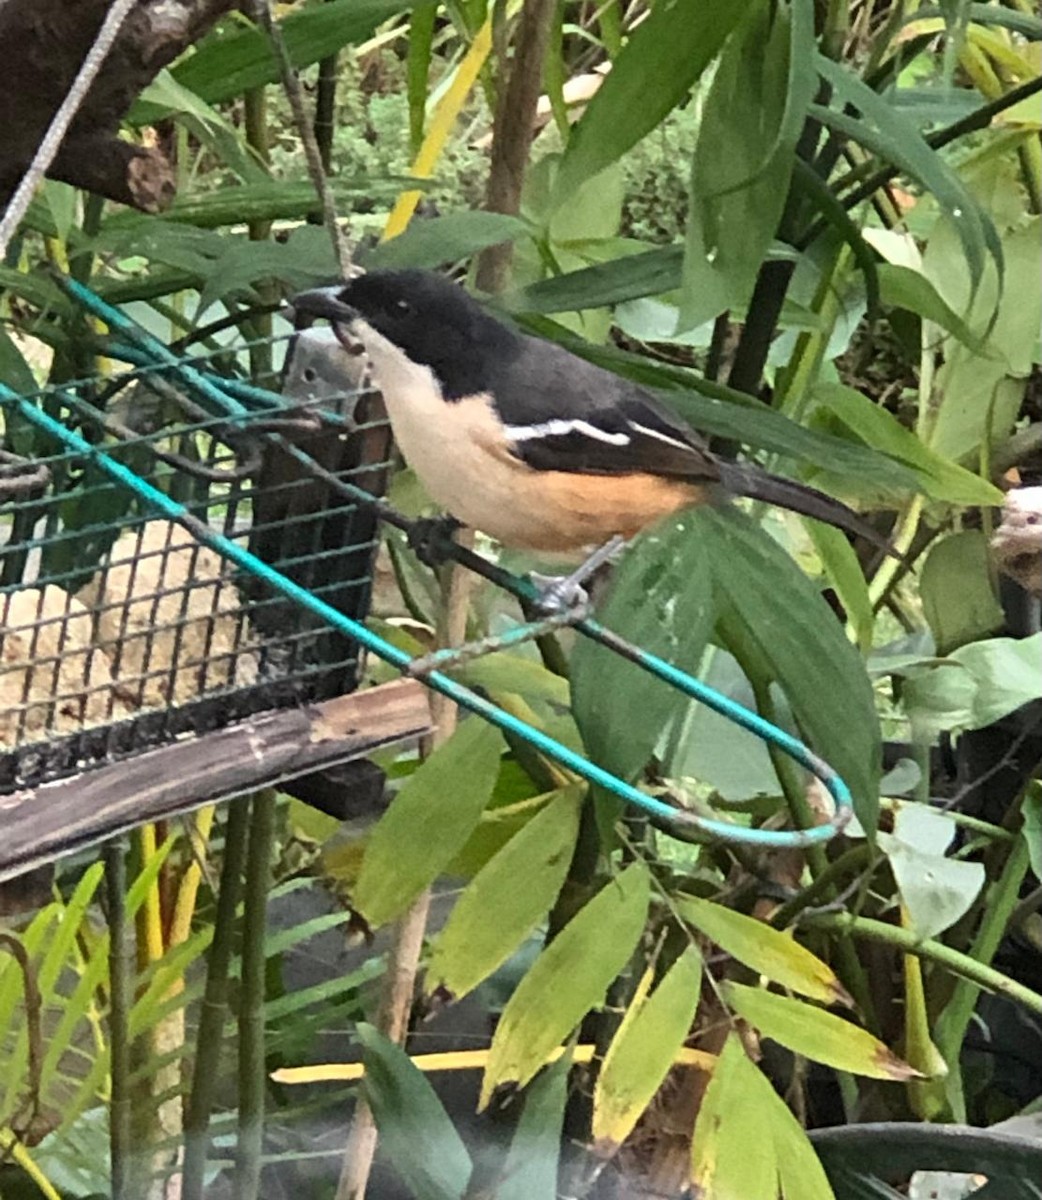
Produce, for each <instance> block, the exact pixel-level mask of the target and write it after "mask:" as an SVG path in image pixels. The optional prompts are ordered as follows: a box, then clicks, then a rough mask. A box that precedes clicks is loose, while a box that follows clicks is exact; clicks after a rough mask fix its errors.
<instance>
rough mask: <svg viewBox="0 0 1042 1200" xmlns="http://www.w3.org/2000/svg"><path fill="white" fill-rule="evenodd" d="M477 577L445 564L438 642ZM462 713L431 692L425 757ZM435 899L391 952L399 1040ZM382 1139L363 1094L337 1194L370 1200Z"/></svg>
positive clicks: (463, 537) (390, 990) (388, 1015)
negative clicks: (378, 1144)
mask: <svg viewBox="0 0 1042 1200" xmlns="http://www.w3.org/2000/svg"><path fill="white" fill-rule="evenodd" d="M457 540H458V541H459V542H460V543H461V544H463V545H464V546H466V547H467V548H468V549H471V548H473V545H474V534H473V533H472V532H470V531H461V532H460V533H459V534H457ZM472 582H473V576H471V575H470V573H469V572H467V571H464V570H463V569H461V568H460V567H458V566H457V565H456V564H455V563H451V562H450V563H447V564H446V566H445V567H444V569H443V571H442V575H441V605H440V608H439V613H438V621H437V630H436V637H435V644H436V645H437V646H438V647H442V646H458V645H459V644H460V643H461V642H463V641H464V640H465V639H466V635H467V616H468V613H469V611H470V588H471V584H472ZM458 715H459V714H458V709H457V708H456V705H455V704H453V703H452V701H451V700H449V699H447V698H446V697H445V696H442V695H441V694H440V693H433V692H432V693H431V720H432V724H433V726H434V732H433V733H432V734H431V735H430V737H429V738H425V739H424V740H423V741H422V742H421V744H420V754H421V756H422V757H424V758H426V757H427V756H428V755H429V754H431V753H432V752H433V751H434V750H435V749H437V747H438V746H440V745H442V743H444V742H446V741H447V740H448V739H449V738H450V737H451V736H452V734H453V732H454V731H455V729H456V721H457V717H458ZM430 902H431V892H430V889H429V888H427V889H425V890H424V891H423V892H421V893H420V895H419V896H418V897H417V898H416V900H415V901H414V902H413V905H412V907H411V908H410V909H409V911H408V912H407V913H406V914H405V915H404V916H403V917H402V918H401V920H400V921H399V922H398V924H397V925H396V926H395V930H394V941H393V943H392V945H391V952H390V954H389V956H388V961H387V972H386V975H385V977H384V984H383V995H382V996H381V999H380V1016H379V1020H378V1021H377V1026H378V1028H379V1029H380V1032H381V1033H382V1034H383V1035H384V1036H385V1037H387V1038H389V1039H390V1040H391V1041H393V1042H396V1043H398V1044H399V1045H402V1044H404V1042H405V1038H406V1036H407V1034H408V1032H409V1015H410V1013H411V1011H412V1001H413V995H414V993H415V989H416V976H417V973H418V971H419V964H420V954H421V952H422V950H423V937H424V933H425V932H426V929H427V914H428V912H429V910H430ZM376 1141H377V1129H376V1122H375V1121H374V1120H373V1113H372V1110H371V1109H370V1107H369V1105H368V1103H367V1101H366V1099H365V1096H364V1095H361V1096H359V1098H358V1101H357V1104H356V1106H355V1113H354V1118H353V1119H352V1122H351V1129H350V1132H349V1134H348V1139H347V1146H346V1147H345V1149H344V1159H343V1166H342V1167H341V1171H340V1180H339V1182H338V1183H337V1189H336V1197H335V1200H364V1197H365V1191H366V1186H367V1184H368V1182H369V1173H370V1171H371V1170H372V1165H373V1156H374V1155H375V1153H376Z"/></svg>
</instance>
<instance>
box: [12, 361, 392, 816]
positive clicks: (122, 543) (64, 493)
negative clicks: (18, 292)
mask: <svg viewBox="0 0 1042 1200" xmlns="http://www.w3.org/2000/svg"><path fill="white" fill-rule="evenodd" d="M292 345H293V346H295V347H296V348H297V349H296V351H295V352H294V353H291V354H290V355H288V356H287V359H288V361H289V364H290V366H289V367H288V368H287V370H286V371H285V372H284V375H283V379H284V383H287V382H293V381H292V380H291V376H292V374H293V367H294V365H296V366H297V368H298V369H297V371H296V379H295V388H296V394H295V395H293V396H292V397H291V398H290V399H287V405H288V407H284V408H281V409H279V408H274V407H270V406H269V407H267V408H263V407H260V406H258V407H257V409H256V411H255V413H254V414H253V415H251V416H249V417H248V418H244V419H241V420H239V421H235V422H229V420H228V418H227V417H225V416H211V415H209V414H207V413H205V412H203V411H201V410H200V409H199V406H198V401H197V400H196V399H195V398H190V397H188V396H185V395H183V394H182V393H179V392H178V390H177V387H176V386H175V385H174V384H173V383H172V382H171V381H170V380H169V379H167V377H166V376H165V375H164V374H163V373H162V372H161V371H157V370H154V369H151V368H142V369H138V370H134V371H128V372H126V373H124V374H122V375H120V376H118V377H117V378H116V379H115V380H111V379H93V380H86V381H80V382H74V383H69V384H65V385H62V386H61V387H60V388H49V389H46V390H44V391H41V392H40V393H39V397H38V402H39V403H41V404H42V405H43V406H44V407H45V409H46V410H47V411H48V412H49V413H50V414H51V415H53V416H55V417H57V418H58V419H59V420H61V421H62V422H63V423H65V424H68V425H69V426H71V427H73V428H75V429H76V430H78V431H79V432H80V433H81V434H82V436H83V437H84V438H85V439H86V440H88V441H89V442H91V443H92V444H94V445H98V446H100V447H102V448H103V449H104V451H105V452H106V453H108V454H111V455H112V456H113V457H115V458H118V459H119V460H120V461H121V462H123V463H124V464H125V465H126V466H128V467H130V468H131V469H132V470H133V471H134V472H135V473H136V474H138V475H140V476H142V477H143V478H146V479H148V480H149V481H150V482H151V483H153V484H154V485H155V486H156V487H158V488H160V489H161V490H163V491H165V492H166V493H168V494H169V495H171V496H172V497H173V498H175V499H176V500H178V501H179V502H180V503H182V504H184V505H185V506H186V507H187V508H188V509H189V510H190V511H191V512H192V514H193V515H194V516H195V517H196V518H198V519H199V520H200V521H202V522H204V523H206V524H208V525H209V526H210V527H211V528H213V529H215V530H217V531H219V532H221V533H222V534H224V535H225V536H226V537H228V538H231V539H232V540H235V541H238V542H240V543H241V544H242V545H244V546H246V547H248V548H249V549H250V550H251V551H252V552H253V553H255V554H256V555H258V557H260V558H262V559H264V561H266V562H267V563H270V564H271V565H273V566H275V567H277V568H278V569H279V570H281V571H283V572H284V573H285V574H287V575H289V576H290V577H291V578H293V579H294V580H295V581H296V582H298V583H300V584H302V585H303V586H305V587H307V588H308V589H309V590H311V591H313V592H314V593H315V594H317V595H319V596H321V597H322V598H323V599H325V600H326V601H328V602H329V603H330V604H332V605H333V606H334V607H336V608H338V609H339V610H340V611H342V612H344V613H345V614H346V615H348V616H351V617H353V618H355V619H364V617H365V615H366V612H367V610H368V604H369V594H370V586H371V578H372V569H373V562H374V557H375V551H376V546H377V527H376V522H375V518H374V516H373V514H372V512H371V511H370V510H369V509H367V508H365V507H364V506H358V505H355V504H352V503H351V502H350V501H348V500H345V499H344V498H343V496H341V495H340V494H338V493H336V492H335V491H333V490H332V489H331V488H330V486H329V485H328V483H326V482H323V481H322V480H321V479H319V478H317V477H315V476H313V475H309V473H308V472H307V469H306V468H305V467H302V466H301V464H300V462H299V461H297V460H296V459H294V458H293V457H292V456H291V455H290V453H289V450H288V447H287V443H290V442H292V443H293V444H294V445H296V446H297V447H301V448H303V449H305V450H307V451H308V453H309V454H311V455H313V456H314V457H315V459H316V460H317V461H318V462H320V463H321V465H322V466H323V467H324V468H326V469H327V470H329V471H331V472H332V473H333V474H334V475H336V476H337V477H338V478H339V479H342V480H346V481H349V482H352V483H354V484H356V485H358V486H360V487H363V488H365V489H366V490H367V491H370V492H372V493H374V494H379V493H380V492H381V491H382V488H383V483H384V477H385V472H386V468H387V466H388V462H387V456H388V454H389V449H390V437H389V432H388V429H387V426H386V421H385V419H384V417H383V413H382V407H381V406H380V403H379V399H378V397H377V396H376V395H375V393H372V392H369V391H366V390H363V389H360V388H358V387H352V386H345V387H343V388H342V390H340V391H336V390H335V388H334V387H333V386H332V385H331V382H330V379H329V378H328V377H327V378H325V379H319V380H318V382H317V383H315V385H314V386H307V381H308V379H309V377H310V381H311V382H312V383H314V381H315V379H316V374H318V375H321V374H322V372H321V371H318V372H316V370H315V369H314V367H312V366H307V367H305V368H304V369H303V376H302V374H301V370H300V369H299V362H298V359H300V358H303V357H304V354H303V348H302V346H303V344H302V343H296V342H294V343H292ZM245 349H246V348H245V347H242V346H239V347H232V348H228V347H223V348H221V349H220V350H219V351H215V353H214V356H213V357H218V356H219V359H220V362H221V364H222V366H223V367H224V368H226V369H227V367H228V366H229V364H230V365H231V367H232V368H233V370H235V369H236V368H240V369H241V364H242V362H243V361H244V360H245V355H244V354H243V351H244V350H245ZM275 349H276V351H277V352H278V354H277V356H279V355H281V352H282V350H283V349H284V347H282V346H281V344H278V343H276V346H275ZM307 349H308V353H309V354H310V355H311V356H312V358H311V359H309V360H308V361H313V360H314V350H315V346H314V344H313V343H307ZM208 357H210V356H204V358H203V359H194V360H192V361H193V362H196V363H197V364H199V365H201V366H203V367H205V368H206V369H212V368H213V365H214V364H213V363H210V362H208V361H206V358H208ZM320 357H321V356H320ZM327 375H328V372H327ZM302 378H303V380H304V381H305V385H304V386H303V392H304V393H305V394H303V395H302V394H301V381H302ZM240 379H241V374H240ZM342 382H346V381H342ZM287 390H288V391H293V390H294V389H293V388H287ZM262 396H263V393H261V392H259V391H258V392H256V394H255V396H254V397H253V398H254V399H255V400H256V399H257V398H258V397H262ZM3 413H4V417H3V421H4V426H3V441H2V445H3V447H4V455H3V457H2V458H0V793H2V792H5V791H9V790H11V789H12V788H15V787H20V786H29V785H35V784H38V783H40V782H43V781H45V780H47V779H54V778H59V777H62V776H66V775H69V774H71V773H74V772H76V771H79V770H81V769H83V768H84V767H86V766H89V765H93V764H97V763H100V762H103V761H112V760H116V759H119V758H121V757H125V756H128V755H133V754H135V753H138V752H140V751H142V750H144V749H147V748H150V747H152V746H155V745H157V744H160V743H164V742H168V741H170V740H172V739H174V738H181V737H184V736H191V735H193V734H201V733H204V732H207V731H209V730H212V729H216V728H219V727H221V726H223V725H226V724H228V723H229V722H232V721H235V720H238V719H241V718H243V717H246V716H248V715H250V714H253V713H256V712H260V711H264V710H269V709H274V708H281V707H285V706H287V705H292V704H300V703H306V702H309V701H316V700H321V699H327V698H330V697H332V696H336V695H342V694H344V693H346V692H349V691H351V690H353V688H354V687H355V685H356V683H357V679H358V672H359V653H358V648H357V646H356V645H355V644H354V643H353V642H351V641H350V640H349V639H347V638H345V637H343V636H341V635H339V634H336V633H335V632H333V631H331V630H329V629H328V628H326V627H325V626H323V625H322V624H321V623H320V622H318V621H317V619H316V618H314V617H312V616H310V615H309V614H307V613H305V612H303V611H302V610H300V609H299V608H298V607H296V606H295V605H293V604H292V603H290V602H289V601H287V600H286V599H285V598H284V597H282V596H277V595H276V594H275V593H274V592H273V591H272V590H271V589H270V587H268V585H266V584H264V583H263V582H262V581H260V580H258V579H256V578H253V577H252V576H246V575H245V573H244V572H242V571H240V570H239V569H237V568H236V567H234V566H233V565H232V564H230V563H228V562H226V561H224V560H222V559H221V557H220V556H219V555H218V554H217V553H216V552H215V551H213V550H212V549H210V548H208V547H207V546H205V545H203V544H201V543H200V542H199V541H198V540H196V538H195V537H194V536H193V535H192V534H191V533H190V532H189V531H188V530H187V529H185V528H183V527H181V526H180V525H177V524H174V523H171V522H170V521H168V520H165V519H162V518H157V517H156V516H155V515H153V514H152V513H151V512H149V511H147V510H146V509H145V508H144V507H143V505H142V504H141V502H140V501H139V500H138V499H137V497H135V496H134V495H133V494H132V493H131V492H130V491H129V489H126V488H124V487H122V486H121V485H118V484H116V483H113V482H112V481H111V480H110V479H108V477H106V476H105V475H103V474H102V473H101V471H100V470H99V468H98V466H97V464H96V463H92V462H91V461H90V460H89V459H87V458H85V457H83V456H79V455H76V454H72V453H69V452H67V451H64V450H63V449H61V448H60V447H57V446H55V445H54V444H53V443H52V442H50V441H49V439H48V438H47V437H46V436H45V435H44V434H43V433H42V432H41V431H39V430H37V429H33V428H31V427H29V426H28V425H27V424H26V423H25V422H24V421H20V420H19V419H18V414H17V412H16V411H15V410H14V409H12V408H10V407H8V408H6V409H4V410H3Z"/></svg>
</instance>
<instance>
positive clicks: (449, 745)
mask: <svg viewBox="0 0 1042 1200" xmlns="http://www.w3.org/2000/svg"><path fill="white" fill-rule="evenodd" d="M502 748H503V743H502V740H501V738H500V735H499V733H498V731H497V730H495V729H493V728H492V727H491V726H490V725H486V724H485V722H484V721H479V720H478V719H477V718H471V719H470V720H467V721H464V722H463V723H462V724H461V725H460V727H459V729H457V730H456V732H455V733H454V734H453V735H452V737H451V738H449V740H448V741H447V742H446V743H445V744H444V745H443V746H441V747H440V748H439V749H438V750H437V751H436V752H435V753H434V754H432V755H431V757H430V758H429V759H428V760H427V761H426V762H425V763H423V765H422V766H420V768H419V769H418V770H417V771H416V772H415V774H413V775H411V776H410V777H409V779H408V780H407V781H406V782H405V783H404V784H403V785H402V790H401V791H400V792H399V793H398V795H397V796H396V797H395V798H394V800H393V801H392V803H391V806H390V808H388V810H387V812H385V813H384V815H383V817H381V819H380V821H379V822H378V824H377V825H376V827H375V828H374V829H373V832H372V834H371V835H370V838H369V845H368V846H367V847H366V852H365V858H364V859H363V860H362V869H361V871H360V872H359V875H358V884H357V886H356V887H355V891H354V896H353V900H354V904H355V907H356V908H357V909H358V910H359V912H361V913H362V915H363V916H364V917H365V918H366V920H367V921H368V922H369V923H370V925H382V924H384V922H386V921H390V920H393V919H394V918H395V917H397V916H399V915H400V914H401V913H403V912H405V910H406V909H407V908H408V907H409V905H410V904H411V903H412V902H413V900H415V898H416V897H417V896H418V895H419V894H420V892H422V891H423V889H424V888H425V887H427V886H428V884H430V883H431V882H432V881H433V880H434V879H436V878H437V876H438V875H439V874H440V873H441V872H442V870H444V868H445V866H446V865H447V864H448V863H449V862H450V861H451V860H452V858H453V856H454V855H455V854H457V853H458V851H459V849H460V847H461V846H462V845H463V844H464V842H466V840H467V838H468V837H469V836H470V833H471V830H472V829H473V828H474V826H475V825H476V824H477V822H478V818H479V817H480V816H481V812H482V809H484V807H485V805H486V804H488V801H489V797H490V796H491V795H492V789H493V787H494V786H495V782H496V776H497V774H498V772H499V756H500V753H501V751H502Z"/></svg>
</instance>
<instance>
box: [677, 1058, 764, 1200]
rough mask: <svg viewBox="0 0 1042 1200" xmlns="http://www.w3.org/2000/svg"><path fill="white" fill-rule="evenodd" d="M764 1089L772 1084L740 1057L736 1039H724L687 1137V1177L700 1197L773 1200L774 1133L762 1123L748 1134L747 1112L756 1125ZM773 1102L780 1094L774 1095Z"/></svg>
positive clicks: (725, 1199)
mask: <svg viewBox="0 0 1042 1200" xmlns="http://www.w3.org/2000/svg"><path fill="white" fill-rule="evenodd" d="M764 1089H766V1090H767V1091H769V1092H770V1093H771V1096H772V1097H773V1098H774V1099H775V1100H777V1097H776V1096H775V1094H774V1089H773V1088H772V1087H771V1086H770V1084H769V1083H768V1082H767V1081H766V1080H765V1079H764V1078H763V1076H762V1075H761V1074H760V1072H759V1071H757V1069H756V1068H755V1067H754V1066H753V1064H752V1063H751V1062H750V1061H749V1060H748V1058H746V1055H745V1051H744V1050H743V1049H742V1043H741V1039H740V1038H738V1036H737V1035H735V1034H731V1036H730V1037H729V1038H728V1039H727V1043H726V1044H725V1046H724V1048H723V1050H722V1051H721V1053H720V1058H719V1060H718V1061H717V1064H716V1069H715V1070H714V1071H713V1078H712V1079H711V1080H710V1081H709V1086H708V1087H707V1088H706V1094H705V1098H704V1099H703V1101H702V1107H701V1109H700V1110H699V1114H698V1121H697V1122H696V1124H695V1134H694V1137H693V1138H692V1140H691V1183H692V1185H693V1191H694V1192H695V1194H696V1195H697V1196H704V1197H706V1200H777V1195H778V1163H777V1158H776V1156H775V1149H774V1139H773V1138H772V1137H769V1136H765V1132H764V1131H763V1130H762V1128H758V1129H757V1131H756V1133H755V1134H753V1133H752V1131H751V1129H750V1118H751V1114H753V1113H755V1114H756V1117H757V1123H758V1125H759V1123H760V1122H762V1119H763V1116H762V1114H763V1109H764V1106H766V1104H767V1103H768V1101H767V1099H766V1096H765V1092H764ZM777 1102H778V1103H779V1104H780V1103H781V1101H780V1100H778V1101H777Z"/></svg>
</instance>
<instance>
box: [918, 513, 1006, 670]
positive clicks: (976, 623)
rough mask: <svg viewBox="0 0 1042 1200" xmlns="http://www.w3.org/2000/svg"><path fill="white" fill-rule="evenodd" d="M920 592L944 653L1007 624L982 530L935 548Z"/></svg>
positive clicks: (957, 535)
mask: <svg viewBox="0 0 1042 1200" xmlns="http://www.w3.org/2000/svg"><path fill="white" fill-rule="evenodd" d="M919 594H920V596H921V597H922V602H923V615H924V616H925V617H926V623H927V624H928V625H929V626H930V630H931V632H932V633H933V637H934V642H935V643H936V645H937V653H938V654H947V653H948V652H949V651H950V650H955V649H957V648H958V647H959V646H963V645H965V644H966V643H967V642H972V641H975V640H976V639H977V638H980V637H983V636H985V635H986V634H989V633H994V632H995V630H997V629H1001V628H1002V626H1003V624H1004V623H1005V614H1004V613H1003V611H1002V605H1001V604H999V602H998V600H997V598H996V596H995V590H994V588H993V586H992V583H991V565H990V555H989V551H988V539H987V538H986V537H985V535H984V534H983V533H982V532H981V530H979V529H964V530H962V531H961V532H959V533H952V534H949V535H948V537H946V538H943V539H942V540H941V541H939V542H935V543H934V544H933V546H931V547H930V552H929V554H928V555H927V556H926V561H925V562H924V563H923V566H922V572H921V574H920V576H919Z"/></svg>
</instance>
